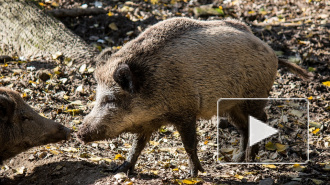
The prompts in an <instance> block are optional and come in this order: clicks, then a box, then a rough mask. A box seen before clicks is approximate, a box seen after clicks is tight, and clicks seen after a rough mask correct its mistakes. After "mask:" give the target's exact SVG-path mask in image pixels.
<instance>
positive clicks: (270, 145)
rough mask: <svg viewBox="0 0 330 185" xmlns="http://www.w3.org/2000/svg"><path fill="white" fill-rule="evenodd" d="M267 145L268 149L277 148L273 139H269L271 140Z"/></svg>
mask: <svg viewBox="0 0 330 185" xmlns="http://www.w3.org/2000/svg"><path fill="white" fill-rule="evenodd" d="M265 147H266V150H271V151H273V150H276V146H275V145H274V143H272V142H271V141H269V142H268V143H267V144H266V145H265Z"/></svg>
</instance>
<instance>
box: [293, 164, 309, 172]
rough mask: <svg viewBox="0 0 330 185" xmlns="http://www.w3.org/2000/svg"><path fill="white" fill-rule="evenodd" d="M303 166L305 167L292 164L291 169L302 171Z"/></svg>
mask: <svg viewBox="0 0 330 185" xmlns="http://www.w3.org/2000/svg"><path fill="white" fill-rule="evenodd" d="M305 168H306V167H304V166H301V165H300V164H294V165H293V166H292V169H293V170H294V171H297V172H301V171H304V169H305Z"/></svg>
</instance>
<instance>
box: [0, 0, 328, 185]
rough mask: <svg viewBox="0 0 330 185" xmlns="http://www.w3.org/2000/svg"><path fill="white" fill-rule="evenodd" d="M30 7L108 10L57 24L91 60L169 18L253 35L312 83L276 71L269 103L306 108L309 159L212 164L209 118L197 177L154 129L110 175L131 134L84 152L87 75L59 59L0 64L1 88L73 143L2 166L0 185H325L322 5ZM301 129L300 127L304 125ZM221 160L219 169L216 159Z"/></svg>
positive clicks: (90, 81)
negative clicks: (238, 25)
mask: <svg viewBox="0 0 330 185" xmlns="http://www.w3.org/2000/svg"><path fill="white" fill-rule="evenodd" d="M100 2H102V3H101V4H100ZM37 3H39V5H40V6H42V7H43V8H44V9H45V10H49V9H72V8H82V7H85V6H88V7H95V6H101V7H102V8H104V9H106V10H107V11H108V12H109V13H108V14H101V15H95V16H84V17H79V18H76V17H75V18H70V17H65V18H61V19H60V20H61V21H62V22H63V23H64V24H65V25H66V26H67V27H68V28H69V29H71V30H72V31H73V32H74V33H76V34H77V35H79V36H81V37H82V38H83V39H84V40H85V41H86V42H87V43H89V44H91V45H93V46H94V47H97V48H98V49H99V50H102V49H103V48H106V47H112V48H113V50H118V49H120V48H121V46H122V45H123V44H125V43H126V42H128V41H130V40H132V39H133V38H135V37H136V36H137V35H139V34H140V33H141V32H142V31H143V30H144V29H146V28H147V27H148V26H150V25H152V24H155V23H157V22H158V21H161V20H164V19H168V18H170V17H180V16H185V17H192V18H196V19H203V20H215V19H223V18H224V17H232V18H237V19H240V20H242V21H244V22H246V23H247V24H248V25H250V26H251V28H252V31H253V33H254V34H255V35H256V36H257V37H259V38H260V39H261V40H263V41H265V42H266V43H268V44H269V45H270V46H271V47H272V48H273V49H274V50H275V51H276V53H277V55H278V56H281V57H285V58H288V59H289V61H291V62H295V63H297V64H298V65H300V66H302V67H303V68H305V69H307V70H308V71H310V72H311V73H313V74H314V77H313V79H312V80H310V81H304V80H302V79H300V78H299V77H297V76H296V75H293V74H292V73H290V72H288V71H286V70H284V69H282V68H279V70H278V75H277V78H276V81H275V82H274V86H273V89H272V91H271V96H270V97H272V98H306V99H308V101H309V117H310V125H309V127H307V126H306V125H305V127H304V128H305V129H308V131H306V132H308V133H307V134H305V135H304V136H305V137H304V138H301V140H302V141H304V142H305V143H307V142H308V144H309V148H308V149H307V150H308V151H295V150H292V149H291V148H290V147H286V146H285V144H283V143H280V142H279V143H275V142H276V141H274V143H272V141H269V142H267V143H264V144H263V145H265V151H264V152H267V151H268V152H270V153H269V155H270V156H271V157H273V158H272V159H283V158H284V157H285V156H287V155H292V154H294V156H296V157H298V158H299V157H300V158H301V159H303V160H304V161H305V160H306V154H307V153H309V161H308V162H307V163H306V164H300V165H299V164H275V165H274V164H264V165H263V164H219V162H218V161H217V159H218V156H217V155H216V149H217V122H216V119H215V118H214V119H212V120H200V121H199V122H198V137H199V144H198V155H199V158H200V160H201V163H202V166H203V167H204V169H205V172H204V173H200V174H199V177H198V178H194V179H192V178H188V177H187V175H188V164H187V155H186V153H185V151H184V149H183V145H182V142H181V139H180V136H179V134H178V132H177V131H176V129H175V128H174V127H173V126H167V127H162V128H161V129H160V130H159V131H158V132H157V133H154V135H153V137H152V138H151V141H150V142H149V145H148V146H147V147H146V148H145V149H144V151H143V152H142V154H141V156H140V158H139V160H138V162H137V164H136V168H135V169H136V170H135V172H134V174H133V175H129V176H126V175H125V174H117V175H116V174H114V173H113V170H114V169H115V168H116V167H117V166H118V165H120V164H121V163H122V162H123V160H124V159H125V157H126V156H127V152H128V151H129V149H130V147H131V144H132V138H133V137H132V135H131V134H128V133H127V134H122V135H121V136H120V137H118V138H116V139H112V140H108V141H99V142H93V143H88V144H86V145H83V144H81V143H79V142H78V141H77V138H76V136H75V132H77V130H78V129H79V126H80V125H81V124H82V121H83V118H84V116H85V115H86V114H88V113H89V112H90V111H91V109H92V107H93V101H94V99H95V87H96V81H95V80H94V78H93V71H94V70H95V66H93V65H92V64H87V65H86V64H78V63H79V62H76V61H71V60H70V59H65V58H63V57H61V56H54V57H53V58H54V59H53V60H47V61H30V60H26V59H24V58H18V59H17V60H15V61H10V62H6V63H0V72H1V73H0V85H1V86H6V87H9V88H12V89H14V90H16V91H18V92H20V93H21V94H22V97H23V98H24V99H25V100H26V102H27V103H28V104H29V105H31V106H32V107H33V108H35V110H36V111H38V112H40V114H42V115H44V116H45V117H47V118H50V119H53V120H56V121H57V122H59V123H62V124H63V125H65V126H67V127H70V128H72V129H73V130H74V133H73V134H72V138H71V139H70V140H69V141H67V142H63V143H57V144H49V145H45V146H40V147H35V148H33V149H30V150H28V151H26V152H24V153H21V154H19V155H17V156H16V157H14V158H12V159H10V160H8V161H5V163H4V165H3V166H1V169H0V184H115V183H117V184H201V183H203V184H261V185H271V184H286V185H296V184H306V185H307V184H329V182H330V149H329V145H330V116H329V113H330V93H329V91H330V29H329V28H330V22H329V15H330V4H329V2H328V1H325V0H295V1H292V0H277V1H250V0H246V1H237V0H235V1H231V0H224V1H221V0H219V1H210V0H191V1H187V0H184V1H179V0H150V1H148V0H145V1H135V0H133V1H126V2H125V1H121V0H116V1H99V2H96V1H94V0H93V1H92V0H77V1H70V0H58V1H56V0H53V1H52V0H50V1H46V2H45V1H37ZM278 107H281V106H278ZM299 110H300V109H299ZM299 110H298V109H297V110H296V111H295V112H294V113H292V112H291V114H290V113H285V114H288V115H289V114H290V115H291V116H292V115H293V116H296V117H298V118H300V117H301V116H302V115H306V113H301V112H299ZM284 116H285V115H284ZM279 119H280V118H279ZM281 119H282V122H283V123H282V124H286V123H288V121H283V119H284V117H283V113H282V117H281ZM289 121H290V120H289ZM302 122H305V123H306V120H305V121H302ZM286 126H288V127H291V126H292V125H289V124H287V125H286ZM220 132H221V133H222V134H221V136H220V140H221V142H220V143H219V144H220V145H219V147H220V149H221V151H222V152H224V153H226V154H228V156H231V155H232V154H233V153H234V152H235V149H232V148H230V147H231V146H230V145H232V147H233V148H235V147H237V145H238V141H239V135H238V134H237V131H235V129H234V127H232V126H230V125H225V126H224V127H221V128H220ZM307 135H309V140H308V139H307V138H308V137H307ZM306 137H307V138H306ZM276 144H278V145H276ZM282 144H283V145H282ZM305 149H306V147H305ZM303 154H304V155H303ZM259 157H260V162H263V160H262V156H261V154H260V153H259ZM219 159H220V160H223V157H220V158H219ZM222 162H223V161H222Z"/></svg>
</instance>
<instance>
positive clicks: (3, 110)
mask: <svg viewBox="0 0 330 185" xmlns="http://www.w3.org/2000/svg"><path fill="white" fill-rule="evenodd" d="M14 110H15V103H14V102H13V100H11V99H10V98H9V97H8V96H6V95H3V94H0V124H2V123H8V122H9V120H11V119H12V118H13V115H14Z"/></svg>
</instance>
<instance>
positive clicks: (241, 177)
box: [235, 174, 244, 180]
mask: <svg viewBox="0 0 330 185" xmlns="http://www.w3.org/2000/svg"><path fill="white" fill-rule="evenodd" d="M235 177H236V178H238V179H240V180H241V179H243V178H244V177H243V176H242V175H238V174H236V175H235Z"/></svg>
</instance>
